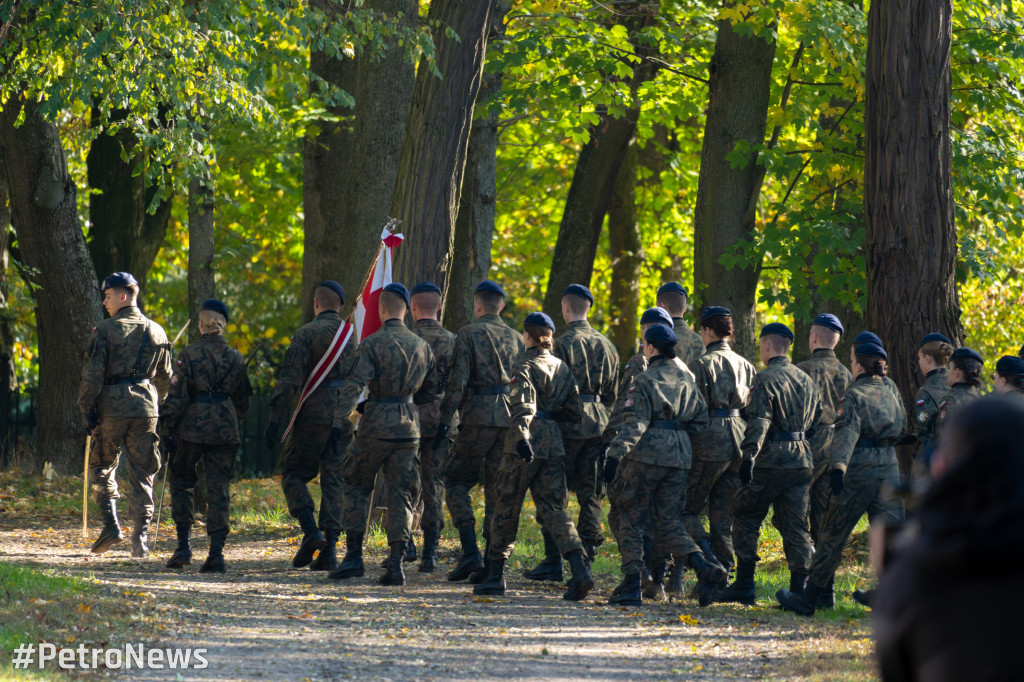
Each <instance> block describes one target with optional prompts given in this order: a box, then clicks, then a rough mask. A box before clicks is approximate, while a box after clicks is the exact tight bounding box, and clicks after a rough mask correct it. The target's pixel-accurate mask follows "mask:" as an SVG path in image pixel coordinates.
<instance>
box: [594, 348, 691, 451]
mask: <svg viewBox="0 0 1024 682" xmlns="http://www.w3.org/2000/svg"><path fill="white" fill-rule="evenodd" d="M692 377H693V375H692V374H690V373H689V372H688V371H686V369H685V365H683V363H682V362H678V358H676V359H675V360H669V359H666V358H664V357H661V356H655V358H654V359H653V360H652V361H651V363H650V366H649V367H648V368H647V371H646V372H644V373H643V374H639V375H637V376H636V378H635V379H634V380H633V385H632V386H630V388H629V390H628V391H627V393H628V397H627V398H626V402H625V403H624V405H625V411H624V414H623V417H624V419H623V424H622V428H621V429H620V430H619V432H618V433H617V434H616V435H615V437H614V438H613V439H612V442H611V446H612V447H611V450H610V451H609V452H608V456H609V457H614V458H615V459H623V458H627V457H628V458H629V459H630V460H631V461H635V462H641V463H643V464H654V465H657V466H663V467H672V468H674V469H689V468H690V465H691V460H692V457H693V453H692V449H691V444H690V437H691V436H695V435H697V434H700V433H703V432H704V431H705V430H707V428H708V407H707V405H706V404H705V403H704V399H703V398H702V397H701V396H700V392H699V391H698V390H697V385H696V384H695V383H694V381H693V378H692ZM658 421H666V422H673V423H674V424H675V425H676V428H664V427H662V426H656V425H655V424H657V422H658Z"/></svg>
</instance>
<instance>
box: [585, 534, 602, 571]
mask: <svg viewBox="0 0 1024 682" xmlns="http://www.w3.org/2000/svg"><path fill="white" fill-rule="evenodd" d="M602 542H603V540H602ZM600 546H601V543H598V544H596V545H593V544H591V543H589V542H584V543H583V560H584V561H586V562H587V568H588V569H589V568H590V567H591V566H593V565H594V560H595V559H597V548H598V547H600Z"/></svg>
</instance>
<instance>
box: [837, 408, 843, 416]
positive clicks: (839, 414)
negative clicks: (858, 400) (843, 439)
mask: <svg viewBox="0 0 1024 682" xmlns="http://www.w3.org/2000/svg"><path fill="white" fill-rule="evenodd" d="M836 416H837V417H842V416H843V408H842V407H840V408H839V409H838V410H836Z"/></svg>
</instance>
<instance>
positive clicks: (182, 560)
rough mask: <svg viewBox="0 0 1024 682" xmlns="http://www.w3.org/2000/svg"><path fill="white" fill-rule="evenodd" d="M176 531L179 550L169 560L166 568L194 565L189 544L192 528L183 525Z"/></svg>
mask: <svg viewBox="0 0 1024 682" xmlns="http://www.w3.org/2000/svg"><path fill="white" fill-rule="evenodd" d="M175 530H176V531H177V532H178V548H177V549H176V550H174V554H172V555H171V558H170V559H168V560H167V565H166V566H165V568H184V567H185V566H188V565H189V564H191V563H192V547H191V546H190V545H189V542H188V538H189V535H191V533H192V526H190V525H187V524H184V523H181V524H178V525H177V526H176V527H175Z"/></svg>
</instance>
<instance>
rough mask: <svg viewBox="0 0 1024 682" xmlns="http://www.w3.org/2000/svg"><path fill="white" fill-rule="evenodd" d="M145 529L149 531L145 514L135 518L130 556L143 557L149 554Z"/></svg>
mask: <svg viewBox="0 0 1024 682" xmlns="http://www.w3.org/2000/svg"><path fill="white" fill-rule="evenodd" d="M147 531H149V519H147V518H146V517H145V516H143V517H141V518H138V519H136V520H135V523H134V528H133V529H132V558H133V559H145V558H146V557H148V556H149V545H147V544H146V542H147V540H148V536H147Z"/></svg>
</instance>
